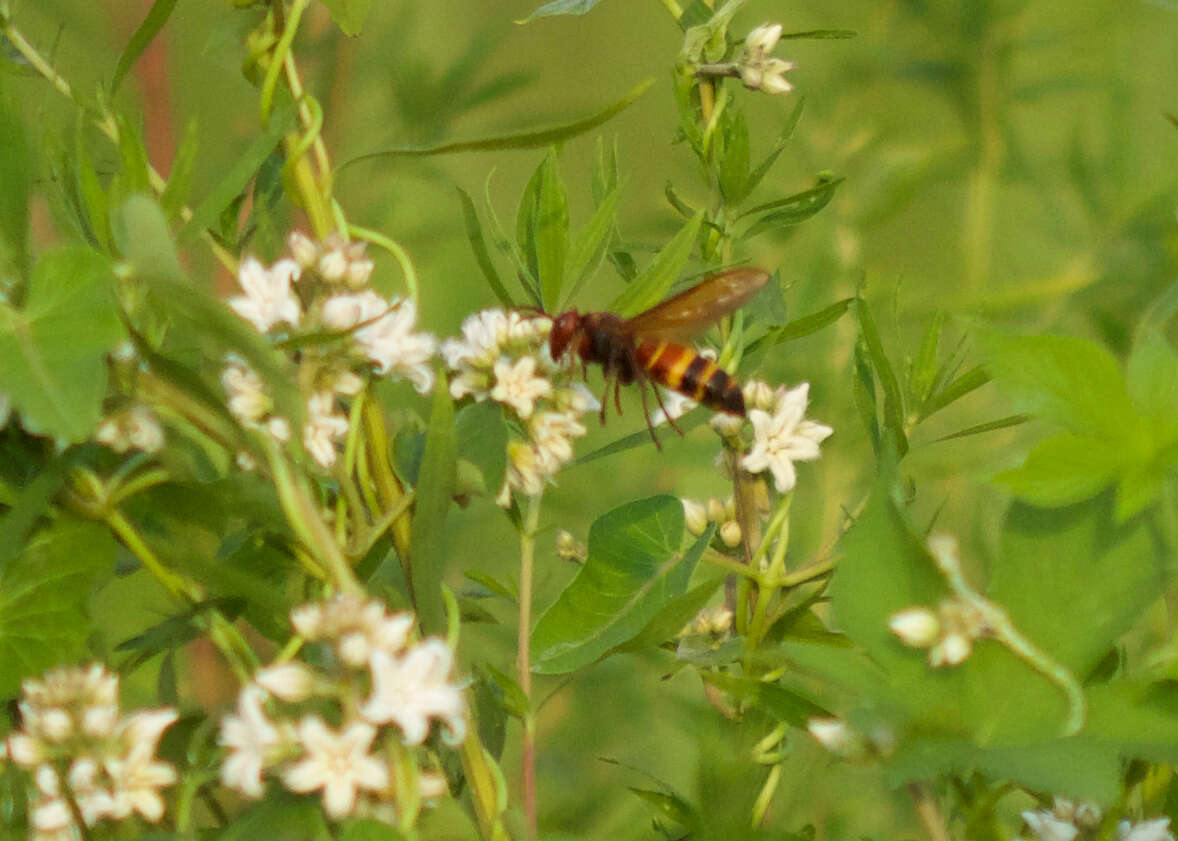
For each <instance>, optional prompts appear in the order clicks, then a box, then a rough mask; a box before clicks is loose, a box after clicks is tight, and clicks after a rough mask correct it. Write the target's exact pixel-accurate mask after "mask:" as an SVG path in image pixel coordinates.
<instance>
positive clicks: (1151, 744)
mask: <svg viewBox="0 0 1178 841" xmlns="http://www.w3.org/2000/svg"><path fill="white" fill-rule="evenodd" d="M1175 709H1178V697H1176V696H1175V686H1174V684H1173V682H1166V683H1160V684H1149V683H1145V682H1141V681H1127V680H1123V681H1116V682H1114V683H1109V684H1106V685H1102V686H1092V687H1089V689H1088V719H1087V722H1086V724H1085V727H1084V730H1083V735H1085V736H1088V737H1090V738H1093V739H1098V740H1100V741H1102V742H1107V743H1109V744H1110V745H1113V746H1115V747H1116V748H1117V750H1118V752H1119V753H1120V755H1121V757H1122V758H1123V759H1125V760H1129V759H1146V760H1150V761H1153V762H1167V763H1175V762H1178V716H1175V715H1174V710H1175Z"/></svg>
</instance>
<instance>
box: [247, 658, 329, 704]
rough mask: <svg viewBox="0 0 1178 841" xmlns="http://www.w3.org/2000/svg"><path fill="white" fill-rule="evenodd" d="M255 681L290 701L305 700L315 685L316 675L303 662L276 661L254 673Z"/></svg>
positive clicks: (268, 690)
mask: <svg viewBox="0 0 1178 841" xmlns="http://www.w3.org/2000/svg"><path fill="white" fill-rule="evenodd" d="M254 683H256V684H257V685H258V686H260V687H262V688H263V689H265V690H266V691H267V692H269V693H270V694H271V695H273V696H274V697H276V698H281V699H282V700H283V701H287V702H288V703H296V702H298V701H305V700H306V699H307V698H309V697H310V695H311V690H312V689H313V688H314V686H315V676H314V674H313V673H312V672H311V670H310V669H309V668H307V667H306V666H304V665H303V664H302V663H276V664H274V665H273V666H267V667H266V668H264V669H262V670H261V671H259V672H258V673H257V674H255V675H254Z"/></svg>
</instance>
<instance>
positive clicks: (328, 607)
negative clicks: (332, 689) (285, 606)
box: [290, 594, 413, 669]
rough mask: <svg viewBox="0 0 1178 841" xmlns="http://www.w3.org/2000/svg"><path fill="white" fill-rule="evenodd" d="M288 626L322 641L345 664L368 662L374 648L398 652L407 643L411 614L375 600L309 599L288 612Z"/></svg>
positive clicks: (350, 596) (348, 596) (359, 666)
mask: <svg viewBox="0 0 1178 841" xmlns="http://www.w3.org/2000/svg"><path fill="white" fill-rule="evenodd" d="M290 621H291V625H293V626H294V629H295V631H297V632H298V633H299V635H300V636H302V637H304V638H305V639H308V640H325V641H327V642H330V643H332V644H333V645H334V646H335V649H336V653H337V654H338V655H339V658H340V660H342V661H343V662H344V663H345V664H347V665H348V666H351V667H352V668H357V669H358V668H361V667H364V666H366V665H367V664H368V660H369V657H370V656H371V655H372V652H374V651H378V650H379V651H385V652H387V653H390V654H397V653H398V652H400V651H401V650H402V649H403V648H404V647H405V646H406V645H407V644H408V642H409V634H410V632H411V631H412V630H413V614H411V613H394V614H390V613H389V612H388V608H387V607H385V604H384V603H383V602H381V601H379V600H377V599H368V600H365V599H363V598H361V597H359V596H353V595H347V594H343V595H339V596H336V597H334V598H332V599H329V600H328V601H326V602H309V603H307V604H304V605H300V606H299V607H296V608H295V609H294V610H292V611H291V614H290Z"/></svg>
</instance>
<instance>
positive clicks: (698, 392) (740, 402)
mask: <svg viewBox="0 0 1178 841" xmlns="http://www.w3.org/2000/svg"><path fill="white" fill-rule="evenodd" d="M635 356H636V357H637V361H638V364H639V365H641V366H642V367H643V368H644V369H645V370H646V372H647V373H648V375H649V376H650V378H651V379H652V380H654V381H655V382H658V383H662V384H663V385H665V386H666V387H667V388H670V389H674V390H675V391H678V392H679V393H680V394H683V395H686V396H687V397H690V398H691V399H692V400H695V401H696V402H697V403H702V404H704V405H705V406H707V407H709V408H711V409H717V410H719V411H722V412H728V413H730V414H733V415H741V416H743V415H744V413H745V411H744V395H743V394H741V391H740V387H739V386H738V385H737V384H736V382H735V380H733V379H732V377H730V376H728V372H727V371H725V370H724V369H723V368H721V367H720V366H719V365H717V364H716V363H715V362H713V361H712V360H710V359H708V358H707V357H705V356H701V355H700V354H699V353H697V352H696V351H694V350H692V349H691V348H689V347H685V346H683V345H677V344H673V343H672V342H639V344H638V348H637V351H636V353H635Z"/></svg>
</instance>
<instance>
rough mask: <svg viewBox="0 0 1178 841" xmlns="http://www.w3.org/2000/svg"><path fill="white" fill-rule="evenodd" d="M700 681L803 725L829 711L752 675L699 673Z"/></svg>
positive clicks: (786, 719) (793, 723)
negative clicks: (701, 679) (751, 676)
mask: <svg viewBox="0 0 1178 841" xmlns="http://www.w3.org/2000/svg"><path fill="white" fill-rule="evenodd" d="M700 677H701V678H703V680H704V682H705V683H707V684H709V685H711V686H714V687H716V688H717V689H721V690H723V691H724V692H726V693H728V694H729V695H731V696H732V697H733V698H737V699H739V700H741V701H743V702H745V703H747V704H753V705H754V706H757V707H760V708H761V709H762V710H764V711H765V712H767V713H769V714H770V715H772V716H773V717H774V718H776V719H777V720H779V721H784V722H786V723H788V724H792V725H793V726H794V727H800V728H804V727H805V726H806V722H808V721H809V720H810V719H811V718H818V717H822V716H829V715H830V713H829V712H828V711H827V710H824V709H823V708H822V707H820V706H818V705H817V704H815V703H814V702H812V701H810V700H808V699H806V698H803V697H802V696H801V695H799V694H797V693H796V692H792V691H790V690H788V689H785V688H784V687H782V686H778V685H777V684H775V683H766V682H764V681H762V680H757V679H755V678H748V677H739V676H737V675H733V674H728V673H726V672H700Z"/></svg>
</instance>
